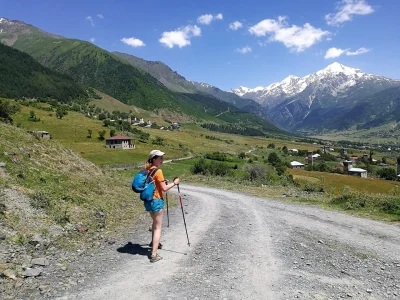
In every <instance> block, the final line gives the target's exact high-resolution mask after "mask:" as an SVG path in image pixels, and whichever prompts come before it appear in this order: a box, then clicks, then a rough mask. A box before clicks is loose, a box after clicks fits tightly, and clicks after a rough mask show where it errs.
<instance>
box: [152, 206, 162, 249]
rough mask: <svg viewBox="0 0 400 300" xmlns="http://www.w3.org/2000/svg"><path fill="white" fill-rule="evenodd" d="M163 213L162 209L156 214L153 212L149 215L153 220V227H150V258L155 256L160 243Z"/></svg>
mask: <svg viewBox="0 0 400 300" xmlns="http://www.w3.org/2000/svg"><path fill="white" fill-rule="evenodd" d="M163 212H164V210H163V209H162V210H160V211H159V212H158V213H154V212H151V213H150V216H151V218H152V219H153V227H152V229H153V232H152V237H153V238H152V240H153V249H152V250H151V255H152V256H155V255H156V254H157V249H158V244H159V243H160V239H161V226H162V219H163Z"/></svg>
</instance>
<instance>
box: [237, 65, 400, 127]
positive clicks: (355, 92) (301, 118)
mask: <svg viewBox="0 0 400 300" xmlns="http://www.w3.org/2000/svg"><path fill="white" fill-rule="evenodd" d="M396 86H400V81H399V80H393V79H389V78H385V77H382V76H377V75H372V74H367V73H364V72H362V71H361V70H359V69H354V68H350V67H347V66H344V65H342V64H339V63H337V62H335V63H332V64H331V65H329V66H327V67H326V68H325V69H323V70H320V71H318V72H316V73H313V74H309V75H307V76H305V77H297V76H293V75H290V76H288V77H287V78H285V79H284V80H283V81H281V82H279V83H273V84H271V85H269V86H267V87H265V88H263V87H257V88H255V89H249V88H246V87H239V88H238V89H233V90H232V92H233V93H235V94H237V95H238V96H241V97H246V98H250V99H253V100H255V101H257V102H258V103H260V104H261V105H263V107H264V108H265V109H266V110H267V111H268V112H269V113H270V118H271V120H272V121H273V122H275V123H276V124H279V125H280V126H281V127H283V128H287V129H291V130H296V129H307V128H308V129H317V130H318V129H321V128H323V127H324V125H325V124H326V120H327V119H329V120H331V121H330V123H331V124H334V121H333V120H332V118H333V119H334V118H336V117H337V116H338V115H342V114H343V112H345V111H347V110H350V109H352V108H353V107H354V106H355V105H360V104H362V103H364V102H365V101H364V100H363V99H366V98H367V97H371V96H372V95H374V94H375V93H378V92H381V91H383V90H386V89H389V88H393V87H396ZM371 115H372V111H371ZM338 125H340V124H338Z"/></svg>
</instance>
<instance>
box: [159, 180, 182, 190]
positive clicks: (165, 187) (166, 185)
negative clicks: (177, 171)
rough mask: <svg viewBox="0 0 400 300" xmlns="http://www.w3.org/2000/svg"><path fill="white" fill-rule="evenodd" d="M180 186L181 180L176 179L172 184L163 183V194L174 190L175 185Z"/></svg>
mask: <svg viewBox="0 0 400 300" xmlns="http://www.w3.org/2000/svg"><path fill="white" fill-rule="evenodd" d="M178 184H179V178H178V177H175V179H174V180H173V181H172V182H171V183H165V181H162V182H161V188H162V190H163V192H166V191H169V190H170V189H172V188H173V187H174V186H175V185H178Z"/></svg>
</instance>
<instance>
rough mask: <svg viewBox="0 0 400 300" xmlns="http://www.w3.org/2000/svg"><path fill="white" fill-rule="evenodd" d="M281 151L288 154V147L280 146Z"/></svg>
mask: <svg viewBox="0 0 400 300" xmlns="http://www.w3.org/2000/svg"><path fill="white" fill-rule="evenodd" d="M282 152H283V153H285V154H288V148H287V147H286V146H283V147H282Z"/></svg>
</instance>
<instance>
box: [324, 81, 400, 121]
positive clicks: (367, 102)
mask: <svg viewBox="0 0 400 300" xmlns="http://www.w3.org/2000/svg"><path fill="white" fill-rule="evenodd" d="M358 103H359V104H356V105H354V107H352V108H351V109H350V110H348V111H347V112H346V113H345V114H343V115H339V116H338V117H337V118H336V120H334V122H335V123H340V124H342V125H341V126H342V127H341V128H340V129H348V128H350V127H352V126H356V128H357V129H370V128H372V127H378V126H381V125H384V124H387V123H390V122H393V121H394V122H399V121H400V115H399V111H400V87H395V88H389V89H386V90H383V91H380V92H378V93H375V94H373V95H372V96H369V97H367V98H364V99H362V100H360V101H358ZM329 125H330V126H331V127H332V126H333V124H332V123H331V124H329Z"/></svg>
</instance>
